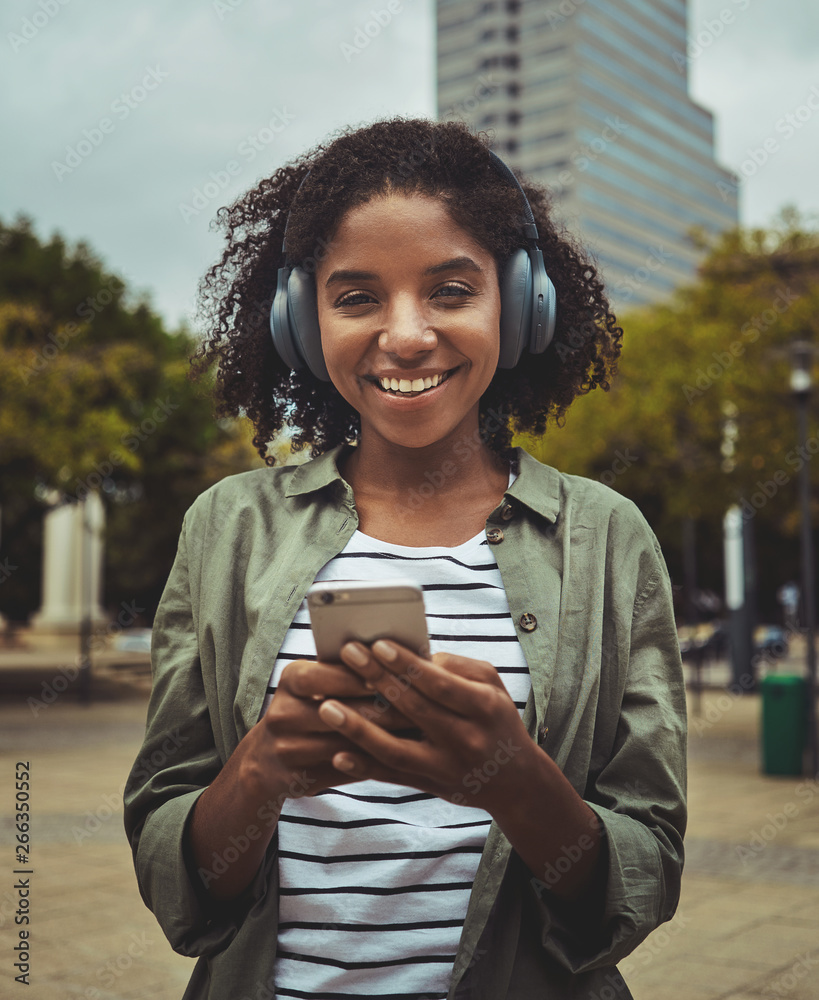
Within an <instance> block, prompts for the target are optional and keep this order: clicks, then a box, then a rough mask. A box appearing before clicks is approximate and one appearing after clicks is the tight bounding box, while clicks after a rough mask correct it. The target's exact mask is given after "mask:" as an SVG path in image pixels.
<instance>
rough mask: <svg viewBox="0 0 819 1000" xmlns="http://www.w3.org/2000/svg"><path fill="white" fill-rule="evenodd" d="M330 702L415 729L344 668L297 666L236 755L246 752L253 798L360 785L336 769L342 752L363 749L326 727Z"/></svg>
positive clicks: (388, 725)
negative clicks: (324, 709) (322, 709)
mask: <svg viewBox="0 0 819 1000" xmlns="http://www.w3.org/2000/svg"><path fill="white" fill-rule="evenodd" d="M325 698H335V699H339V700H341V701H343V702H344V703H345V704H346V705H347V707H349V708H351V709H353V710H354V711H357V712H359V714H361V715H363V716H364V717H365V718H367V719H369V720H370V721H371V722H374V723H375V724H376V725H379V726H381V727H382V728H383V729H387V730H390V731H399V730H404V729H412V727H413V725H414V724H413V723H412V722H411V721H410V720H409V719H407V718H406V716H404V715H402V714H401V712H400V711H399V710H398V709H397V708H396V707H395V706H394V705H391V704H390V703H389V702H387V701H386V699H383V698H381V699H379V698H378V694H377V692H375V691H372V690H370V689H368V688H367V687H366V686H365V685H364V683H363V682H362V680H361V678H360V677H358V676H357V675H356V674H355V673H354V672H353V671H352V670H350V669H349V668H348V667H346V666H344V664H341V663H321V662H316V661H314V660H294V661H293V662H292V663H289V664H288V665H287V666H286V667H285V668H284V670H283V671H282V674H281V677H280V679H279V685H278V687H277V688H276V692H275V694H274V695H273V700H272V701H271V703H270V705H269V706H268V708H267V711H266V712H265V714H264V715H263V716H262V718H261V719H260V720H259V722H258V723H257V724H256V725H255V726H254V727H253V729H251V730H250V732H249V733H248V734H247V736H246V737H245V738H244V739H243V740H242V743H241V744H240V746H239V747H237V750H236V752H237V753H238V752H239V751H240V750H241V751H242V771H241V780H242V783H243V784H244V785H245V787H246V788H248V789H250V790H252V792H251V794H254V793H255V795H258V796H263V797H265V798H269V797H270V796H271V795H272V796H274V797H276V798H279V797H281V796H284V797H287V798H291V797H292V798H300V797H302V796H304V795H313V794H315V793H316V792H318V791H321V790H322V789H324V788H328V787H330V786H331V785H343V784H349V783H350V782H351V781H355V780H356V779H355V778H351V777H349V776H348V775H345V774H343V773H342V772H341V771H338V770H336V768H334V767H333V765H332V764H331V761H332V759H333V755H334V754H336V753H338V752H339V751H342V750H350V751H355V752H357V753H360V752H361V749H360V747H356V746H354V745H353V744H352V743H351V742H350V741H349V740H348V739H347V738H346V737H344V736H342V735H341V734H339V733H338V732H336V731H335V730H333V729H331V728H330V727H329V726H327V725H326V724H325V723H324V722H322V720H321V718H320V716H319V713H318V709H319V706H320V705H321V703H322V701H323V700H324V699H325ZM245 744H247V746H245Z"/></svg>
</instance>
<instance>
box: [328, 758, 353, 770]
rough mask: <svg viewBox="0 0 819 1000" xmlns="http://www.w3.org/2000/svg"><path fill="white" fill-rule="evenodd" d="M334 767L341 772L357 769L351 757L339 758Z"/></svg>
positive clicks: (334, 762)
mask: <svg viewBox="0 0 819 1000" xmlns="http://www.w3.org/2000/svg"><path fill="white" fill-rule="evenodd" d="M333 767H335V768H336V769H337V770H339V771H352V770H353V769H354V768H355V763H354V762H353V761H351V760H350V758H349V757H338V758H337V759H336V760H334V761H333Z"/></svg>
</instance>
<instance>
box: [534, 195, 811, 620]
mask: <svg viewBox="0 0 819 1000" xmlns="http://www.w3.org/2000/svg"><path fill="white" fill-rule="evenodd" d="M623 327H624V331H625V336H624V349H623V356H622V359H621V362H620V372H619V375H618V376H617V378H616V380H615V382H614V384H613V387H612V390H611V391H610V393H608V394H604V393H602V392H595V393H592V394H590V395H589V396H586V397H584V398H582V399H580V400H578V401H576V402H575V404H574V405H573V407H572V409H571V410H570V411H569V413H568V415H567V418H566V423H565V426H564V427H563V428H560V429H555V430H552V431H550V432H548V433H547V434H546V436H545V437H544V438H542V439H540V440H538V441H535V442H528V446H530V447H532V448H533V450H534V452H535V453H536V454H537V455H538V457H539V458H541V459H542V460H543V461H546V462H549V463H550V464H552V465H555V466H556V467H557V468H560V469H561V470H563V471H566V472H573V473H577V474H580V475H584V476H590V477H592V478H600V479H602V481H603V482H605V483H607V484H609V485H612V486H613V487H614V488H615V489H617V490H619V491H620V492H622V493H624V494H625V495H626V496H629V497H630V498H631V499H633V500H635V502H637V503H638V504H639V506H640V507H641V508H642V509H643V511H644V513H645V514H646V516H647V517H648V518H649V521H650V522H651V524H652V526H653V527H654V528H655V530H656V531H657V534H658V536H659V538H660V541H661V543H662V544H663V548H664V551H665V552H666V556H667V558H668V561H669V565H670V569H671V571H672V576H673V577H675V579H676V582H681V579H682V565H681V534H682V521H683V519H684V518H686V517H690V518H692V519H694V520H695V522H697V534H698V538H699V539H700V544H699V545H698V552H697V555H698V561H699V564H700V569H701V573H700V580H699V584H700V586H707V587H710V588H712V589H714V590H716V591H717V592H718V593H721V592H722V589H723V585H722V560H721V529H720V524H721V521H722V517H723V515H724V513H725V510H726V509H727V508H728V507H729V506H730V505H731V504H732V503H737V502H740V503H741V502H742V501H743V500H744V501H745V502H746V504H748V505H749V506H746V507H745V510H746V511H747V512H748V514H749V519H750V520H752V521H753V525H754V532H755V535H756V541H757V549H758V558H759V576H760V580H761V581H762V584H763V593H762V595H761V596H762V598H763V605H764V610H765V612H766V613H767V614H768V615H769V616H770V615H774V614H776V603H775V597H774V595H775V590H776V587H777V586H778V585H779V584H780V583H782V582H783V581H784V580H785V579H788V578H794V577H795V578H798V568H799V561H798V560H799V552H798V540H797V536H798V524H799V513H798V497H797V474H798V472H799V469H800V467H801V464H802V461H803V456H801V455H800V453H799V451H798V438H797V421H796V411H795V406H794V401H793V397H792V395H791V393H790V390H789V377H790V368H791V359H790V345H791V344H792V343H793V342H794V341H796V340H806V341H809V342H812V343H814V344H815V343H816V342H817V341H819V232H817V231H815V230H809V229H808V228H807V227H806V225H805V223H804V222H803V220H801V219H800V217H799V216H798V215H797V214H796V213H794V212H793V211H786V212H783V214H782V217H781V218H780V219H779V220H778V222H777V224H775V226H774V227H772V228H771V229H770V230H765V231H763V230H756V231H752V232H743V231H737V232H732V233H729V234H727V235H725V236H724V237H723V238H722V240H721V241H720V243H719V244H718V245H716V246H714V247H712V248H711V250H710V252H709V254H708V256H707V258H706V259H705V261H704V263H703V265H702V267H701V269H700V276H699V280H698V281H697V283H696V284H695V285H693V286H692V287H690V288H687V289H684V290H682V291H680V292H678V293H677V295H676V296H675V298H674V299H673V300H672V301H671V302H670V303H669V304H667V305H662V306H657V307H653V308H646V309H643V310H641V311H639V312H634V313H632V314H631V315H628V316H626V317H625V319H624V320H623ZM731 422H733V424H734V425H735V427H734V431H735V434H736V437H735V441H734V448H735V450H734V453H733V454H732V455H731V454H728V455H724V454H723V453H722V448H723V442H724V439H725V437H726V434H727V436H730V435H731V431H732V428H731V426H730V423H731ZM726 424H728V427H727V431H726ZM808 438H809V442H811V439H813V440H812V443H811V447H812V448H814V447H815V448H817V449H819V437H818V436H817V429H816V426H815V422H813V421H811V422H810V425H809V431H808ZM729 450H730V449H729ZM807 458H808V461H810V472H811V477H812V480H813V482H814V484H815V485H819V461H815V462H814V461H811V458H812V455H810V454H809V455H808V456H807ZM705 540H707V545H705V544H703V542H704V541H705Z"/></svg>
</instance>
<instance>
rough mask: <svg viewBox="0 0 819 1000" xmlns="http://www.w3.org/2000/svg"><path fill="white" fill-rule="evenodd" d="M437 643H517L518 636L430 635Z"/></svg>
mask: <svg viewBox="0 0 819 1000" xmlns="http://www.w3.org/2000/svg"><path fill="white" fill-rule="evenodd" d="M429 637H430V639H434V640H435V641H436V642H517V641H518V637H517V636H516V635H436V634H434V633H430V636H429Z"/></svg>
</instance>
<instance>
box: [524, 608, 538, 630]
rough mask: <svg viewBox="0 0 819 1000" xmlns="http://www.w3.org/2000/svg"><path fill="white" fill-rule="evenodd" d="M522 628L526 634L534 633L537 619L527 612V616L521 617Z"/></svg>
mask: <svg viewBox="0 0 819 1000" xmlns="http://www.w3.org/2000/svg"><path fill="white" fill-rule="evenodd" d="M520 627H521V628H522V629H523V631H524V632H534V630H535V629H536V628H537V618H535V616H534V615H531V614H529V612H528V611H527V612H526V614H523V615H521V616H520Z"/></svg>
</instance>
